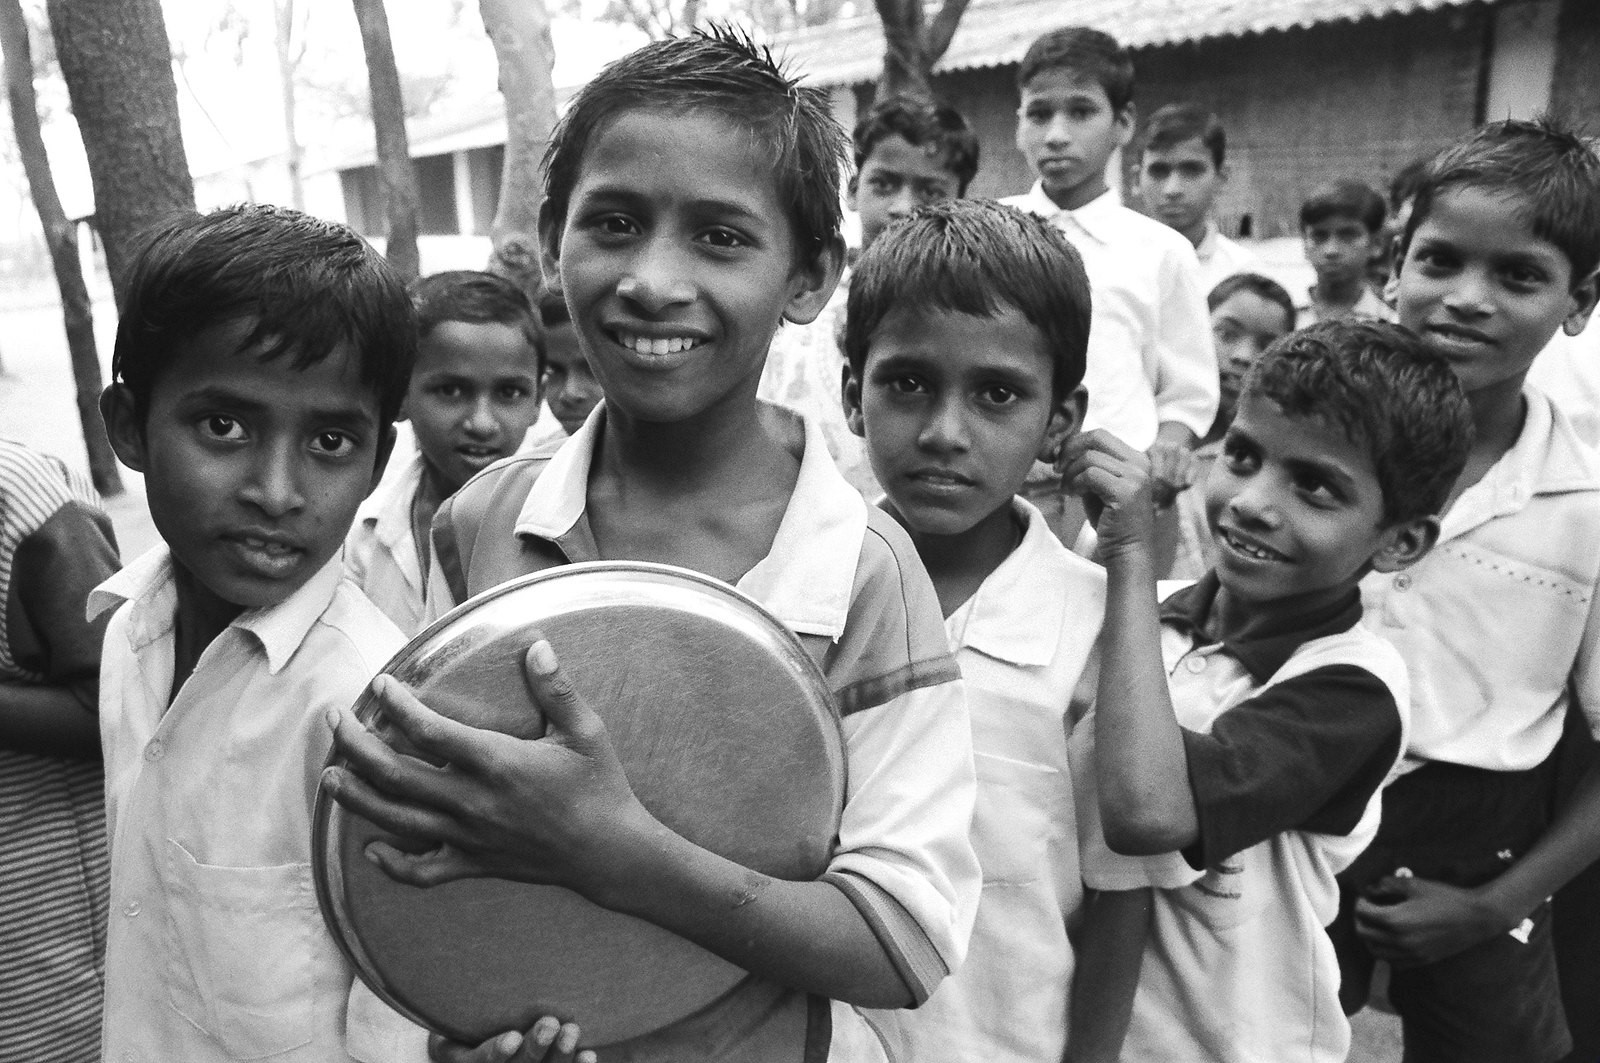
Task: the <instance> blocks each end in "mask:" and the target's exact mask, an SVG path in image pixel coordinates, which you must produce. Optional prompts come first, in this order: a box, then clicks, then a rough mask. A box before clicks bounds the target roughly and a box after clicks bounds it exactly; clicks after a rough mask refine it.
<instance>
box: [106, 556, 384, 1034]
mask: <svg viewBox="0 0 1600 1063" xmlns="http://www.w3.org/2000/svg"><path fill="white" fill-rule="evenodd" d="M118 606H120V608H117V612H116V615H115V616H113V617H112V619H111V624H110V626H109V628H108V629H107V631H106V640H105V656H104V658H103V661H102V663H101V671H100V735H101V741H102V743H103V745H104V748H105V768H106V811H107V821H108V825H109V831H108V833H109V835H110V838H111V922H110V925H109V927H108V930H107V934H106V980H105V981H106V996H105V1020H104V1026H103V1037H102V1045H101V1047H102V1058H104V1059H105V1060H108V1061H113V1063H157V1061H165V1060H183V1061H184V1063H207V1061H212V1060H215V1061H217V1063H223V1061H227V1060H236V1059H261V1058H266V1057H271V1058H272V1059H273V1060H282V1061H283V1063H300V1061H305V1063H311V1061H316V1063H325V1061H328V1060H344V1059H346V1058H347V1056H346V1034H347V1030H346V1021H345V1009H346V1002H347V1000H348V998H349V996H350V987H351V978H352V974H351V970H350V967H349V965H348V964H347V963H346V962H345V959H344V956H343V955H342V954H341V953H340V951H339V948H338V946H337V945H335V943H334V941H333V938H332V937H330V936H329V934H328V931H327V929H326V928H325V927H324V925H323V921H322V916H321V914H320V913H319V912H318V910H317V897H316V890H315V888H314V886H313V881H312V872H311V811H312V804H313V801H314V798H315V795H316V789H317V779H318V777H319V774H320V772H321V770H322V767H323V764H324V763H325V761H326V759H327V756H328V751H329V749H330V747H331V745H332V735H331V734H330V733H329V731H328V725H327V721H326V720H325V718H324V714H325V713H326V712H327V711H328V709H330V708H333V707H335V706H345V705H349V704H351V703H352V702H353V701H354V700H355V699H356V697H357V695H358V694H359V693H360V692H361V690H362V689H363V688H364V687H365V686H366V684H367V682H368V680H370V679H371V678H372V676H373V674H374V673H376V672H377V671H378V670H379V669H380V668H381V667H383V665H384V663H385V662H386V661H387V660H388V659H389V656H390V655H391V654H392V653H393V652H394V651H395V650H396V649H398V648H399V646H400V644H401V642H402V641H403V640H402V639H401V637H400V633H399V632H398V631H396V630H395V627H394V625H393V624H391V623H389V621H388V620H386V619H385V618H384V616H383V614H382V613H380V612H379V611H378V610H377V609H376V608H375V607H374V606H373V605H372V603H370V602H369V601H367V599H366V598H365V597H363V596H362V595H361V593H360V592H359V591H357V590H356V588H355V585H354V584H352V583H349V582H348V581H345V580H343V579H342V571H341V568H340V562H339V559H338V558H334V559H332V560H330V561H329V562H328V563H327V564H326V565H325V566H324V567H323V568H322V569H321V571H319V572H318V573H317V574H316V575H315V576H313V577H312V578H311V580H310V581H309V582H307V583H306V585H305V586H303V587H301V588H300V589H299V590H298V591H296V592H295V593H294V594H293V595H291V596H290V597H289V598H288V599H287V600H285V601H284V602H282V603H280V604H279V605H277V606H275V607H273V608H270V609H258V610H250V611H247V612H245V613H243V614H241V615H240V616H239V617H238V619H236V620H235V621H234V622H233V623H232V624H230V625H229V626H228V627H227V628H226V629H225V630H224V631H223V632H222V634H220V635H218V636H217V638H216V639H215V640H214V641H213V642H212V643H211V645H210V646H208V647H206V649H205V652H204V653H202V654H201V655H200V660H199V662H198V663H197V664H196V666H195V669H194V673H193V674H192V675H190V676H189V678H188V679H187V680H186V681H185V682H184V684H183V687H182V689H180V690H179V691H178V694H177V696H176V697H175V698H172V699H171V704H170V705H169V704H168V696H169V693H170V691H171V689H172V678H173V667H174V635H173V623H174V618H175V614H176V609H177V590H176V585H175V584H174V582H173V570H172V559H171V555H170V554H169V553H168V551H167V548H166V547H165V546H161V547H157V548H156V549H154V550H152V551H150V552H149V553H147V554H145V555H144V556H143V557H141V558H139V559H138V560H137V561H135V562H134V563H133V564H131V565H129V566H128V567H127V568H125V569H123V570H122V571H121V572H119V573H117V574H116V575H115V576H112V577H111V578H110V579H108V580H106V582H104V583H102V584H101V585H100V586H99V587H98V588H97V589H96V590H95V591H94V592H93V593H92V594H91V595H90V598H89V613H90V615H91V616H94V615H97V614H99V613H101V612H104V611H105V610H107V609H111V608H114V607H118ZM351 1033H352V1036H353V1035H354V1031H351Z"/></svg>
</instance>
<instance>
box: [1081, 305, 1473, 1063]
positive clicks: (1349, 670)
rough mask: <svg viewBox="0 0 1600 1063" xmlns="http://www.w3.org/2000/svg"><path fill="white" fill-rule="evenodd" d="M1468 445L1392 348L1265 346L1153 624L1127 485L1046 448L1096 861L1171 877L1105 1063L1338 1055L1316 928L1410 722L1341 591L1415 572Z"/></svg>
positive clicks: (1356, 338)
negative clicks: (1093, 647)
mask: <svg viewBox="0 0 1600 1063" xmlns="http://www.w3.org/2000/svg"><path fill="white" fill-rule="evenodd" d="M1470 437H1471V414H1470V412H1469V410H1468V407H1467V401H1466V398H1465V396H1464V395H1463V394H1462V392H1461V388H1460V386H1459V385H1458V384H1457V382H1456V381H1455V379H1454V377H1453V375H1452V374H1451V372H1450V368H1449V366H1448V365H1447V364H1445V362H1444V360H1443V359H1441V358H1438V357H1437V356H1434V355H1432V354H1430V353H1429V352H1428V351H1426V350H1425V349H1424V348H1423V347H1422V346H1421V344H1420V343H1419V342H1418V341H1417V339H1416V337H1414V336H1412V335H1411V334H1409V333H1407V332H1406V331H1405V330H1403V329H1399V328H1396V327H1394V326H1392V325H1387V324H1376V323H1355V322H1350V323H1345V322H1329V323H1326V324H1322V325H1318V326H1314V327H1313V328H1311V329H1309V330H1305V331H1302V332H1298V333H1295V334H1293V335H1291V336H1288V337H1286V338H1284V339H1282V340H1280V341H1278V342H1277V343H1276V344H1274V345H1273V346H1272V347H1270V348H1268V350H1267V352H1266V353H1265V354H1263V355H1262V356H1261V359H1260V360H1259V361H1258V362H1257V363H1256V365H1255V367H1254V368H1253V369H1252V370H1251V371H1250V375H1249V376H1248V377H1247V378H1246V381H1245V386H1244V391H1243V394H1242V395H1241V396H1240V399H1239V405H1238V409H1237V411H1236V412H1235V415H1234V419H1233V423H1232V425H1230V426H1229V428H1228V434H1227V437H1226V442H1225V443H1224V455H1223V458H1222V460H1221V461H1219V462H1218V463H1217V464H1216V465H1215V466H1213V468H1212V471H1211V476H1210V477H1209V478H1208V479H1207V481H1206V484H1205V491H1206V502H1207V510H1208V513H1209V515H1210V518H1211V525H1212V531H1213V535H1214V537H1215V539H1216V549H1217V565H1216V568H1215V569H1213V570H1212V571H1211V572H1208V573H1207V574H1206V575H1205V576H1204V577H1202V578H1201V579H1200V581H1199V582H1197V583H1194V584H1190V585H1188V586H1187V587H1185V588H1184V589H1182V590H1179V591H1177V592H1176V593H1172V594H1170V595H1168V596H1166V598H1165V601H1159V599H1160V596H1159V595H1158V592H1157V586H1156V576H1157V569H1156V567H1155V565H1154V563H1153V560H1154V559H1153V556H1152V549H1151V541H1152V538H1153V532H1152V521H1151V517H1150V490H1151V488H1150V474H1149V471H1148V463H1147V462H1146V461H1145V460H1144V458H1143V456H1142V455H1140V454H1139V453H1138V452H1136V451H1134V450H1132V449H1130V448H1129V447H1127V446H1126V445H1125V444H1123V443H1121V442H1120V441H1119V440H1117V439H1115V437H1112V436H1110V435H1109V434H1106V433H1095V434H1093V435H1091V436H1088V437H1086V438H1082V439H1080V440H1078V441H1075V442H1072V443H1069V444H1068V448H1067V467H1066V476H1067V479H1068V481H1069V482H1070V483H1071V484H1072V485H1073V486H1074V487H1076V488H1077V489H1079V490H1081V491H1084V492H1085V493H1086V495H1087V496H1088V497H1089V498H1090V499H1091V500H1092V501H1091V503H1090V508H1091V510H1095V509H1098V510H1100V512H1099V514H1098V522H1097V527H1098V530H1099V536H1100V551H1101V556H1102V557H1104V558H1105V562H1106V579H1107V592H1106V593H1107V603H1106V622H1105V631H1104V634H1103V635H1102V638H1103V640H1104V656H1103V658H1102V665H1101V669H1100V692H1099V699H1098V700H1097V702H1096V705H1095V714H1096V718H1095V737H1096V739H1097V750H1096V755H1097V760H1096V769H1097V774H1098V779H1097V781H1098V783H1099V792H1100V811H1101V814H1102V816H1103V817H1104V822H1105V836H1106V840H1107V842H1108V843H1109V844H1110V845H1111V847H1112V849H1114V850H1117V851H1120V852H1130V853H1158V852H1168V851H1173V850H1176V851H1179V852H1181V853H1182V855H1183V857H1184V859H1185V860H1186V861H1187V862H1188V863H1189V865H1190V866H1191V867H1192V868H1193V869H1194V876H1193V881H1192V883H1191V884H1190V885H1187V886H1184V887H1182V888H1180V889H1171V890H1158V891H1156V894H1155V911H1154V915H1153V926H1152V928H1151V931H1150V937H1149V943H1148V946H1147V948H1146V950H1145V955H1144V960H1143V965H1142V968H1141V972H1140V981H1139V991H1138V996H1137V998H1136V999H1135V1001H1134V1014H1133V1020H1132V1022H1131V1024H1130V1025H1129V1029H1128V1039H1127V1051H1126V1055H1127V1058H1129V1059H1140V1060H1144V1059H1152V1060H1154V1059H1161V1060H1166V1059H1207V1060H1286V1059H1299V1060H1306V1061H1308V1063H1342V1061H1343V1060H1344V1058H1345V1056H1346V1053H1347V1052H1348V1051H1349V1047H1350V1026H1349V1023H1348V1022H1347V1021H1346V1019H1345V1017H1344V1015H1343V1014H1342V1013H1341V1011H1340V1009H1339V964H1338V961H1337V960H1336V958H1335V956H1334V949H1333V944H1332V942H1331V941H1330V940H1329V938H1328V935H1327V933H1326V932H1325V931H1324V930H1323V927H1324V926H1325V925H1326V924H1327V923H1328V922H1329V921H1331V920H1332V919H1333V917H1334V915H1335V914H1336V913H1337V911H1338V897H1339V894H1338V887H1337V885H1336V883H1335V881H1334V876H1335V874H1336V873H1337V872H1339V871H1340V870H1342V869H1343V868H1345V867H1347V866H1348V865H1349V864H1350V862H1351V861H1352V860H1354V859H1355V858H1356V856H1357V854H1359V853H1360V852H1361V851H1362V850H1363V849H1364V848H1365V847H1366V845H1367V843H1368V842H1369V841H1371V839H1372V837H1373V834H1374V832H1375V831H1376V830H1377V827H1378V817H1379V808H1380V803H1381V799H1380V788H1381V787H1382V785H1383V783H1384V781H1385V780H1386V779H1387V778H1388V777H1389V775H1390V772H1391V771H1392V770H1393V769H1394V767H1395V765H1396V763H1397V762H1398V761H1399V759H1400V755H1401V753H1402V751H1403V749H1404V741H1405V733H1406V716H1407V706H1408V694H1407V685H1406V669H1405V665H1404V663H1403V662H1402V661H1401V659H1400V654H1399V653H1398V652H1396V651H1395V649H1394V647H1392V646H1390V645H1389V644H1388V643H1386V642H1385V641H1384V640H1383V639H1381V638H1379V637H1378V636H1377V635H1375V634H1373V633H1372V632H1370V631H1368V630H1367V628H1366V627H1365V626H1363V624H1362V623H1361V618H1362V616H1361V614H1362V607H1361V593H1360V590H1359V583H1360V580H1361V579H1362V577H1363V576H1365V575H1366V574H1367V573H1368V572H1380V573H1385V574H1393V573H1399V572H1400V571H1401V570H1402V569H1404V568H1406V567H1408V566H1410V565H1412V564H1414V563H1415V562H1416V561H1417V560H1419V559H1420V558H1421V557H1422V556H1423V555H1425V554H1426V553H1427V552H1428V550H1429V548H1430V547H1431V546H1432V544H1433V541H1434V539H1435V538H1436V536H1437V535H1438V530H1439V525H1438V519H1437V518H1436V517H1435V516H1434V515H1433V514H1434V513H1436V512H1437V511H1438V510H1439V509H1440V508H1441V507H1442V506H1443V505H1444V502H1445V499H1446V497H1447V496H1448V494H1449V490H1450V484H1451V482H1452V481H1453V480H1454V479H1455V476H1456V473H1457V472H1459V471H1460V469H1461V466H1462V463H1463V461H1465V459H1466V454H1467V447H1468V445H1469V440H1470ZM1158 601H1159V604H1158Z"/></svg>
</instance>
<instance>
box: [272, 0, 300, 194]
mask: <svg viewBox="0 0 1600 1063" xmlns="http://www.w3.org/2000/svg"><path fill="white" fill-rule="evenodd" d="M272 15H273V19H274V23H275V24H274V26H273V29H274V31H275V32H274V34H273V43H274V44H275V45H276V46H277V53H278V98H279V100H280V101H281V105H282V107H283V138H284V140H285V141H286V142H287V145H288V149H287V156H286V157H287V161H288V170H289V204H290V206H292V207H294V209H295V210H305V209H306V186H305V181H304V180H303V178H302V177H301V173H300V171H301V168H302V164H303V161H304V157H305V149H304V148H303V147H301V146H300V132H299V127H298V124H297V123H296V121H295V86H294V75H295V68H296V67H297V66H298V65H299V60H298V57H296V56H295V54H294V0H276V2H275V3H274V4H273V5H272Z"/></svg>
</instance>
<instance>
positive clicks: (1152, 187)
mask: <svg viewBox="0 0 1600 1063" xmlns="http://www.w3.org/2000/svg"><path fill="white" fill-rule="evenodd" d="M1227 181H1228V163H1227V135H1226V134H1225V133H1224V132H1223V130H1222V123H1221V122H1219V121H1217V116H1216V115H1214V114H1212V113H1211V112H1210V111H1207V110H1205V109H1204V108H1203V107H1200V106H1198V105H1196V104H1193V103H1169V104H1168V105H1167V106H1165V107H1163V108H1161V109H1160V110H1158V111H1156V112H1155V113H1154V114H1152V115H1151V116H1150V119H1149V121H1148V122H1146V123H1145V127H1144V150H1143V151H1142V152H1141V153H1140V155H1139V178H1138V186H1137V188H1138V192H1139V196H1140V198H1141V199H1143V200H1144V205H1145V209H1146V210H1148V211H1149V212H1150V213H1151V215H1153V216H1154V217H1155V218H1156V220H1157V221H1160V222H1161V223H1162V224H1164V225H1170V226H1171V227H1172V228H1174V229H1176V230H1177V231H1178V232H1179V233H1180V234H1181V235H1182V236H1183V237H1184V239H1186V240H1188V241H1189V242H1190V243H1191V244H1193V245H1194V252H1195V255H1196V256H1198V257H1199V259H1200V283H1201V285H1202V286H1203V287H1204V290H1206V291H1208V292H1209V291H1211V290H1212V289H1213V288H1215V287H1216V286H1217V285H1218V284H1219V283H1220V282H1222V281H1223V280H1224V279H1226V278H1228V277H1231V276H1233V275H1234V274H1236V273H1252V272H1259V271H1260V269H1261V264H1260V262H1259V261H1258V260H1257V259H1256V256H1255V253H1254V252H1252V251H1250V250H1249V249H1247V248H1246V247H1245V246H1244V245H1242V244H1238V243H1235V242H1234V241H1232V240H1230V239H1228V238H1227V237H1226V236H1223V235H1222V233H1221V231H1219V230H1218V229H1217V223H1216V221H1215V220H1214V219H1213V218H1212V216H1211V209H1212V206H1213V205H1214V204H1215V203H1216V199H1217V194H1218V193H1219V192H1221V191H1222V186H1223V185H1225V184H1226V183H1227ZM1219 361H1220V358H1219Z"/></svg>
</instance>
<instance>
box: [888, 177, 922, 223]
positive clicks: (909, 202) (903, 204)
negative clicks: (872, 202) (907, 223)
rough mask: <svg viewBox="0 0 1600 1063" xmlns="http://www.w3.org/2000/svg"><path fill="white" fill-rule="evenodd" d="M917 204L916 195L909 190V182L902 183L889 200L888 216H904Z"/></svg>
mask: <svg viewBox="0 0 1600 1063" xmlns="http://www.w3.org/2000/svg"><path fill="white" fill-rule="evenodd" d="M916 206H917V197H916V195H915V194H914V193H913V192H912V191H911V185H910V183H909V182H907V183H906V184H902V185H901V186H900V190H899V191H897V192H896V193H895V194H894V196H893V197H892V198H891V199H890V200H889V217H891V218H904V217H905V216H906V215H908V214H910V213H911V212H912V211H913V210H915V209H916Z"/></svg>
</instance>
